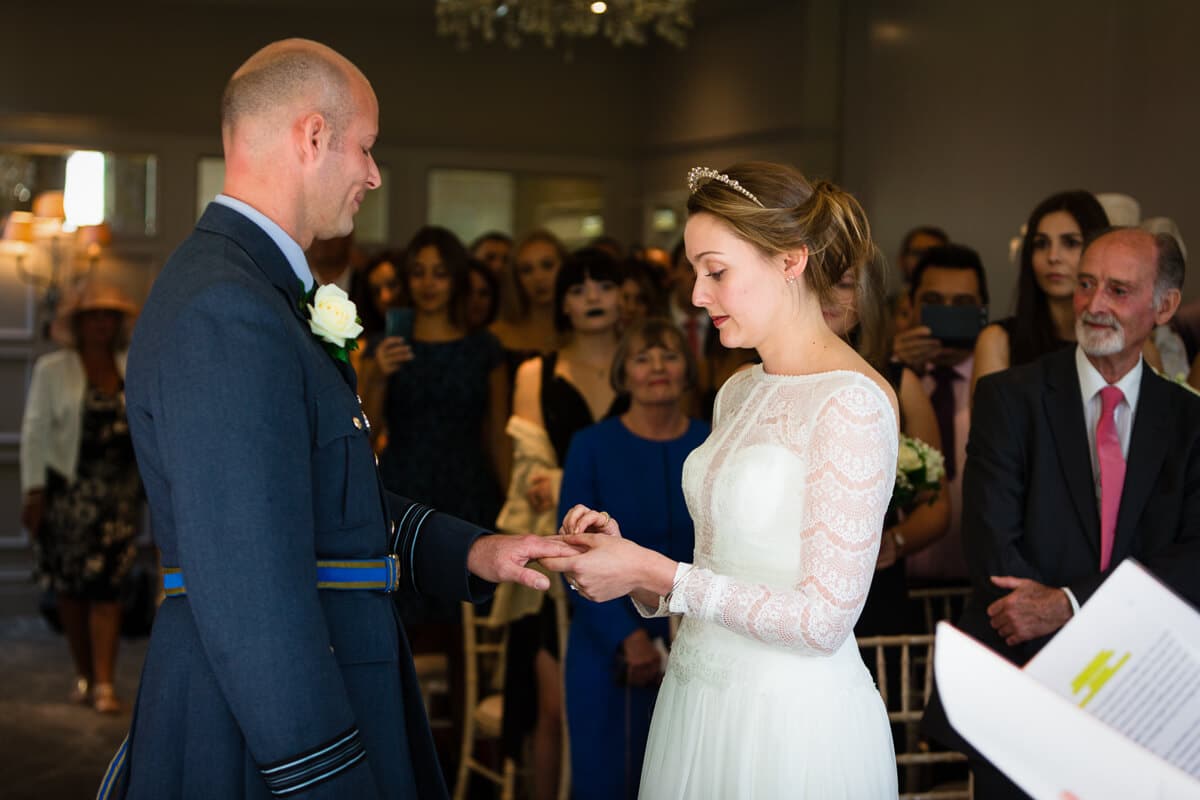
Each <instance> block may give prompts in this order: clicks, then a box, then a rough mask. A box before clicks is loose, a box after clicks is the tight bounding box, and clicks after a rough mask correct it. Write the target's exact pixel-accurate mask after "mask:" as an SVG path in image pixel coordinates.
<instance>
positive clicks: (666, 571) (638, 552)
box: [541, 533, 675, 603]
mask: <svg viewBox="0 0 1200 800" xmlns="http://www.w3.org/2000/svg"><path fill="white" fill-rule="evenodd" d="M561 541H562V542H564V543H566V544H569V545H571V546H572V547H581V548H586V550H587V552H584V553H580V554H579V555H575V556H566V557H563V558H543V559H542V560H541V563H542V566H544V567H546V568H548V569H552V570H554V571H555V572H561V573H563V574H565V575H566V578H567V582H568V583H569V584H570V585H571V586H572V588H574V589H575V590H576V591H578V592H579V593H580V594H581V595H583V596H584V597H586V598H587V599H588V600H592V601H595V602H597V603H603V602H605V601H607V600H612V599H614V598H617V597H624V596H625V595H627V594H629V593H630V592H632V591H634V590H635V589H641V588H650V589H651V590H653V591H657V590H658V588H661V587H659V586H658V584H661V583H663V581H664V580H665V585H666V586H667V589H663V592H666V591H668V590H669V589H670V586H671V577H670V576H672V575H674V573H675V562H674V561H671V560H670V559H669V558H667V557H666V556H664V555H661V554H659V553H656V552H654V551H653V550H647V549H646V548H644V547H640V546H639V545H637V544H635V543H634V542H631V541H629V540H628V539H622V538H621V537H619V536H604V535H602V534H594V533H581V534H575V535H568V536H564V537H563V538H562V539H561ZM650 576H654V577H650ZM648 582H649V583H651V584H652V585H650V586H647V585H646V584H647V583H648ZM661 593H662V592H660V594H661Z"/></svg>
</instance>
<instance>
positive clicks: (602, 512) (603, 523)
mask: <svg viewBox="0 0 1200 800" xmlns="http://www.w3.org/2000/svg"><path fill="white" fill-rule="evenodd" d="M600 513H601V514H603V515H604V522H601V523H600V527H602V528H603V527H604V526H605V525H607V524H608V521H609V520H610V519H612V517H610V516H609V515H608V512H607V511H601V512H600Z"/></svg>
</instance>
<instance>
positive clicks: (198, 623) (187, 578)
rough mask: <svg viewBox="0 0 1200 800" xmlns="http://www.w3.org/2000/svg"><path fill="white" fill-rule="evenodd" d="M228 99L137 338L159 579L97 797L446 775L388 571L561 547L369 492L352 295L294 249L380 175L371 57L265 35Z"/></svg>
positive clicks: (501, 567) (451, 567)
mask: <svg viewBox="0 0 1200 800" xmlns="http://www.w3.org/2000/svg"><path fill="white" fill-rule="evenodd" d="M221 117H222V118H221V133H222V139H223V143H224V148H225V158H226V179H225V188H224V193H223V194H222V195H219V196H218V197H217V199H216V201H215V202H214V203H213V204H212V205H210V206H209V207H208V209H207V210H206V211H205V213H204V215H203V217H202V218H201V219H200V221H199V222H198V223H197V225H196V229H195V231H194V232H193V234H192V235H191V236H190V237H189V238H188V239H187V240H186V241H185V242H184V243H183V244H182V245H181V246H180V247H179V249H178V250H176V252H175V253H174V254H173V255H172V256H171V258H170V260H169V261H168V262H167V264H166V266H165V267H164V269H163V271H162V274H161V275H160V276H159V278H158V280H157V282H156V284H155V286H154V288H153V291H152V292H151V295H150V298H149V300H148V302H147V304H146V307H145V310H144V312H143V314H142V317H141V321H140V324H139V325H138V328H137V331H136V333H135V335H134V341H133V345H132V349H131V352H130V356H129V369H128V377H127V380H128V383H127V401H128V413H129V421H130V426H131V428H132V433H133V439H134V445H135V447H136V450H137V458H138V465H139V467H140V469H141V473H142V477H143V480H144V482H145V486H146V492H147V495H148V497H149V503H150V508H151V513H152V515H153V527H154V532H155V538H156V541H157V544H158V546H159V548H160V549H161V551H162V563H163V565H164V579H165V583H166V586H167V593H168V597H167V599H166V600H165V602H164V603H163V604H162V607H161V608H160V610H159V616H158V619H157V620H156V622H155V626H154V632H153V636H152V638H151V641H150V647H149V652H148V654H147V657H146V663H145V667H144V672H143V675H142V681H141V687H140V689H139V693H138V701H137V706H136V708H135V710H134V715H133V722H132V726H131V729H130V735H129V738H128V740H127V742H126V744H125V745H123V747H122V749H121V751H120V752H119V753H118V754H117V757H116V758H115V759H114V763H113V767H112V768H110V774H109V775H108V776H106V778H105V783H104V785H103V786H102V788H101V796H102V797H105V796H109V795H111V796H122V797H130V798H156V799H157V798H177V797H220V798H267V797H272V796H275V797H284V796H286V797H297V798H301V797H303V798H348V797H353V798H368V799H369V798H414V797H422V798H426V797H445V796H446V787H445V785H444V783H443V781H442V778H441V772H440V770H439V769H438V766H437V761H436V757H435V755H434V748H433V742H432V739H431V737H430V733H429V728H428V723H427V721H426V718H425V713H424V707H423V705H422V703H421V697H420V694H419V692H418V687H417V682H416V677H415V674H414V671H413V665H412V660H411V657H410V655H409V651H408V645H407V642H406V641H405V638H404V635H403V632H402V631H401V629H400V628H399V626H398V625H397V621H396V616H395V611H394V607H393V603H392V598H391V597H390V596H389V594H388V592H390V591H393V590H399V591H409V592H420V593H424V594H429V595H433V596H436V597H440V598H443V599H450V600H460V599H461V600H473V601H479V600H481V599H484V598H486V597H487V596H488V595H489V594H490V588H491V587H490V582H495V581H502V580H515V581H519V582H521V583H524V584H526V585H529V586H532V587H534V588H538V589H545V588H548V585H549V583H548V580H547V579H546V578H545V577H544V576H542V575H540V574H538V573H536V572H534V571H532V570H529V569H527V568H526V566H525V565H526V563H527V562H528V561H530V560H532V559H535V558H539V557H543V556H550V555H562V554H565V552H566V551H569V550H570V548H568V547H567V546H566V545H564V544H562V543H561V542H555V541H552V540H545V539H539V538H537V537H532V536H528V537H507V536H504V537H501V536H495V535H487V534H485V532H484V531H482V530H480V529H478V528H476V527H475V526H473V525H469V524H467V523H465V522H462V521H460V520H457V519H454V518H453V517H449V516H445V515H442V514H439V513H437V512H436V511H434V510H433V509H431V508H428V507H426V506H423V505H421V504H419V503H415V502H413V501H410V500H405V499H403V498H399V497H396V496H394V495H390V494H388V493H386V492H384V491H383V490H382V486H381V484H380V483H379V478H378V474H377V471H376V468H375V464H374V460H373V456H372V451H371V446H370V443H369V440H368V431H369V428H370V422H369V421H368V420H367V418H366V416H365V415H364V414H363V412H362V409H361V407H360V405H359V402H358V400H357V399H356V396H355V376H354V373H353V371H352V370H350V368H349V367H348V366H347V365H346V363H345V360H344V356H345V349H346V346H347V345H352V343H353V336H355V335H357V332H358V330H357V328H358V326H356V325H355V324H354V323H353V321H352V320H353V318H354V313H353V308H352V307H349V304H348V302H347V301H345V299H344V297H336V296H335V297H332V298H330V297H325V296H324V294H325V292H323V293H322V295H319V296H318V297H317V298H316V300H317V302H316V303H314V302H313V300H312V299H308V298H306V297H305V295H306V293H307V292H308V291H309V290H310V289H311V288H312V287H313V278H312V275H311V274H310V272H309V269H308V266H307V264H306V263H305V260H304V255H303V251H304V250H305V248H307V247H308V245H309V244H310V243H311V242H312V240H313V239H314V238H331V237H336V236H344V235H346V234H348V233H349V232H350V230H351V228H352V227H353V217H354V214H355V212H356V211H358V208H359V206H360V204H361V203H362V200H363V197H364V195H365V194H366V192H368V191H370V190H372V189H376V188H378V187H379V184H380V177H379V171H378V169H377V168H376V166H375V162H374V160H373V158H372V156H371V148H372V146H373V145H374V144H375V139H376V136H377V134H378V105H377V102H376V99H375V95H374V92H373V91H372V89H371V86H370V84H369V83H368V82H367V80H366V78H365V77H364V76H363V75H362V73H361V72H359V70H358V69H357V68H356V67H355V66H354V65H353V64H351V63H350V62H349V61H347V60H346V59H345V58H343V57H342V56H340V55H339V54H337V53H336V52H334V51H332V50H330V49H329V48H327V47H325V46H323V45H320V44H317V43H315V42H309V41H303V40H287V41H281V42H276V43H274V44H271V45H269V46H267V47H266V48H264V49H262V50H261V51H259V52H258V53H256V54H255V55H254V56H252V57H251V58H250V60H249V61H247V62H246V63H245V64H244V65H242V67H241V68H240V69H238V71H237V72H236V73H235V74H234V75H233V78H232V79H231V80H230V82H229V84H228V86H227V87H226V90H225V95H224V98H223V101H222V108H221ZM330 288H331V287H330ZM325 291H326V292H328V291H329V289H328V288H327V289H326V290H325ZM322 301H324V302H322ZM314 305H315V306H316V308H315V309H314ZM347 311H348V318H344V317H343V316H341V315H343V313H344V312H347ZM318 333H319V334H321V335H320V336H318Z"/></svg>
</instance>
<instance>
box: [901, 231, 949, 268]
mask: <svg viewBox="0 0 1200 800" xmlns="http://www.w3.org/2000/svg"><path fill="white" fill-rule="evenodd" d="M947 244H950V237H949V236H947V235H946V232H945V231H944V230H942V229H941V228H938V227H935V226H933V225H920V226H918V227H916V228H913V229H912V230H910V231H909V232H908V233H906V234H904V239H903V240H902V241H901V242H900V258H899V259H898V260H897V261H896V263H897V264H898V265H899V267H900V273H901V275H902V277H903V278H904V280H905V282H909V281H911V280H912V275H913V271H914V270H915V269H916V268H917V263H918V262H920V260H921V258H922V257H923V256H924V255H925V253H926V251H928V250H929V249H930V248H931V247H941V246H942V245H947Z"/></svg>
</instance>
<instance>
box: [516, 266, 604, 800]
mask: <svg viewBox="0 0 1200 800" xmlns="http://www.w3.org/2000/svg"><path fill="white" fill-rule="evenodd" d="M620 279H621V271H620V267H619V265H618V264H617V262H616V261H614V260H613V259H612V257H611V256H609V255H608V254H607V253H606V252H604V251H602V250H597V249H594V248H585V249H583V250H580V251H578V252H576V253H574V254H573V255H571V256H569V257H568V258H567V260H566V262H564V264H563V266H562V269H560V270H559V271H558V274H557V277H556V279H555V284H554V295H553V307H554V309H555V314H554V324H555V327H556V329H557V331H558V333H559V334H561V336H562V340H563V345H562V347H561V348H560V349H558V350H554V351H551V352H549V353H547V354H545V355H544V356H538V357H535V358H531V359H529V360H528V361H526V362H525V363H523V364H521V366H520V368H519V369H518V370H517V379H516V386H515V389H514V392H513V415H514V417H516V419H517V421H518V424H519V425H521V426H523V427H532V428H533V429H535V430H540V431H544V432H545V437H546V439H547V440H548V441H549V443H550V447H551V449H552V450H553V459H554V463H553V466H552V467H551V468H548V469H546V468H543V469H538V470H530V471H514V475H516V476H520V477H521V478H522V479H523V480H524V481H525V483H524V485H514V486H510V487H509V492H508V495H509V498H510V502H511V498H513V497H514V495H516V496H519V497H520V498H521V499H522V500H523V501H524V502H526V503H528V505H529V507H530V508H531V509H532V511H533V512H534V513H535V514H537V513H545V512H548V511H553V510H554V509H555V508H557V506H558V490H559V485H560V483H561V465H563V464H564V463H566V458H567V448H568V446H569V445H570V443H571V437H572V436H574V435H575V433H576V432H577V431H579V430H581V429H583V428H586V427H588V426H589V425H592V424H593V423H595V422H597V421H598V420H601V419H607V418H609V417H612V416H614V415H617V414H620V413H622V412H623V411H624V410H625V408H626V407H627V403H626V402H624V401H623V399H622V398H620V397H619V396H618V395H617V393H616V391H615V390H614V389H613V387H612V382H611V379H610V370H611V368H612V364H613V356H614V354H615V352H616V349H617V338H618V326H619V324H620V319H621V291H620ZM512 427H513V423H512V422H511V421H510V429H511V428H512ZM502 514H503V512H502ZM501 527H502V526H501ZM547 532H548V533H553V527H552V528H551V530H550V531H547ZM558 650H559V648H558V637H557V634H556V631H555V618H554V609H553V608H552V606H551V603H550V602H549V601H547V602H545V603H541V604H539V605H537V606H535V607H534V609H532V613H531V614H530V615H528V616H526V617H524V618H523V619H520V620H518V621H516V622H514V623H513V624H512V625H511V626H510V629H509V639H508V664H507V667H506V669H505V676H506V686H505V699H504V708H505V713H504V736H503V738H504V746H505V749H506V752H507V753H508V754H510V755H512V756H513V757H518V756H519V755H520V753H521V750H522V744H523V742H524V740H525V738H526V736H528V735H529V734H530V733H532V735H533V761H534V763H533V775H534V786H535V789H534V796H535V797H536V798H538V800H545V798H550V797H553V796H554V792H555V791H556V788H557V785H558V771H559V758H560V755H561V753H562V742H561V735H560V734H561V725H562V703H561V697H562V681H561V677H560V674H561V673H560V665H559V662H558Z"/></svg>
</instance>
